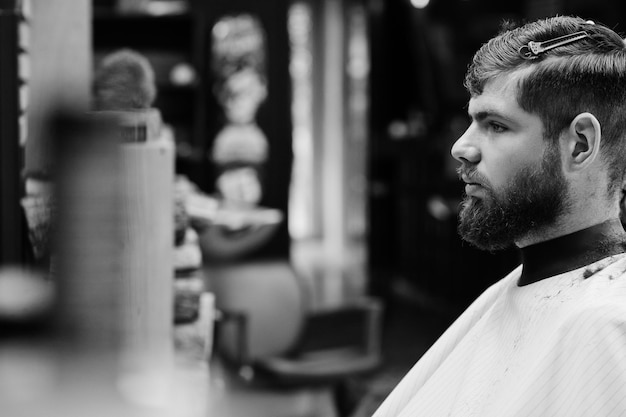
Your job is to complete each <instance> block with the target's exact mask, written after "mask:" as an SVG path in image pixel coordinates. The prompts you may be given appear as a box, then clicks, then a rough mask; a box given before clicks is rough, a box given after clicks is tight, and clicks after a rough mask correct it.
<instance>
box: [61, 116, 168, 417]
mask: <svg viewBox="0 0 626 417" xmlns="http://www.w3.org/2000/svg"><path fill="white" fill-rule="evenodd" d="M81 126H82V127H81ZM57 134H58V135H59V136H60V142H61V143H60V149H59V151H58V155H59V160H58V163H59V174H60V175H59V194H58V195H59V216H60V217H59V224H60V226H59V228H60V235H59V238H58V241H57V242H58V250H59V252H58V256H59V259H58V266H59V268H58V274H57V276H58V281H59V296H60V299H59V326H58V327H59V334H60V336H61V338H60V341H61V346H62V348H63V352H64V353H63V355H62V357H63V358H64V359H63V363H64V366H63V369H64V372H66V373H67V378H66V381H67V382H68V383H69V384H70V386H72V387H73V389H82V385H84V386H85V387H88V386H89V385H90V384H91V385H92V388H93V387H98V386H101V387H102V389H103V390H105V391H108V392H110V395H111V396H113V397H116V396H120V397H123V398H124V399H125V400H126V401H128V402H129V404H133V405H134V406H136V407H139V408H141V407H149V408H150V409H153V410H154V411H155V412H158V411H164V410H167V409H168V407H170V406H171V405H172V401H173V397H172V389H173V387H172V385H173V381H172V374H173V336H172V329H173V317H172V316H173V305H172V303H173V295H172V286H173V282H172V280H173V230H174V229H173V180H174V178H173V175H174V150H173V146H172V145H171V144H170V143H168V142H161V141H154V142H150V141H148V142H143V143H132V144H122V145H120V144H119V143H118V142H117V140H116V139H118V136H119V128H118V127H117V126H113V125H107V124H105V123H97V124H96V125H95V127H94V126H93V125H92V124H90V123H88V124H87V127H86V128H84V126H83V125H81V123H78V124H77V125H76V126H73V125H72V124H71V123H70V125H69V126H67V127H66V128H63V129H60V131H58V132H57ZM81 358H82V360H81ZM81 370H91V371H93V372H91V373H92V375H91V376H89V375H86V376H84V377H80V376H79V375H81V374H89V372H80V371H81ZM77 371H78V372H77ZM83 378H85V383H84V384H81V386H79V388H76V381H80V380H83ZM104 397H106V396H104ZM98 398H103V397H98Z"/></svg>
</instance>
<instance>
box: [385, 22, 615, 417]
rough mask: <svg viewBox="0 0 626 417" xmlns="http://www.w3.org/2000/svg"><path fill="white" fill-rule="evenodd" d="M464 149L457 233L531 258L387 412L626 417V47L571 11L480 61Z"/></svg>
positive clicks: (394, 397) (483, 301) (503, 39)
mask: <svg viewBox="0 0 626 417" xmlns="http://www.w3.org/2000/svg"><path fill="white" fill-rule="evenodd" d="M465 85H466V87H467V89H468V91H469V93H470V97H471V98H470V101H469V105H468V113H469V116H470V119H471V124H470V126H469V128H468V129H467V131H466V132H465V133H464V134H463V135H462V136H461V137H460V138H459V139H458V141H457V142H456V143H455V144H454V146H453V147H452V155H453V156H454V158H456V159H457V160H458V161H459V162H460V168H459V175H460V178H461V179H462V180H463V181H464V182H465V183H466V186H465V192H466V197H465V200H464V202H463V206H462V210H461V214H460V223H459V232H460V234H461V236H462V237H463V239H465V240H466V241H468V242H470V243H471V244H473V245H475V246H477V247H478V248H481V249H485V250H498V249H502V248H506V247H509V246H510V245H515V246H517V247H518V248H520V250H521V253H522V260H523V262H522V265H520V266H519V267H518V268H516V269H515V270H514V271H512V272H511V273H510V274H509V275H508V276H506V277H505V278H504V279H502V280H501V281H499V282H497V283H496V284H494V285H493V286H492V287H491V288H489V289H488V290H487V291H485V293H483V294H482V295H481V296H480V297H479V298H478V299H477V300H476V301H475V302H474V303H473V304H472V305H471V306H470V307H469V308H468V309H467V310H466V311H465V312H464V313H463V314H462V315H461V316H460V317H459V318H458V319H457V320H456V321H455V323H454V324H453V325H452V326H451V327H450V328H449V329H448V330H447V331H446V332H445V333H444V334H443V336H441V338H440V339H439V340H438V341H437V342H436V343H435V344H434V345H433V346H432V347H431V349H430V350H429V351H428V352H427V353H426V354H425V355H424V356H423V357H422V358H421V359H420V360H419V361H418V363H417V364H416V365H415V366H414V367H413V369H412V370H411V371H409V373H408V374H407V375H406V376H405V378H404V379H403V380H402V381H401V382H400V384H399V385H398V386H397V387H396V389H395V390H394V391H393V392H392V393H391V395H390V396H389V397H388V398H387V399H386V400H385V402H384V403H383V404H382V405H381V407H380V408H379V409H378V411H377V412H376V413H375V414H374V417H391V416H394V417H395V416H398V417H409V416H411V417H414V416H427V417H438V416H463V417H467V416H480V417H503V416H506V417H512V416H542V417H545V416H563V417H566V416H567V417H574V416H586V417H589V416H598V417H600V416H602V417H612V416H622V417H623V416H626V255H625V254H624V250H625V247H624V242H626V235H625V233H624V230H623V228H622V226H621V224H620V221H619V214H620V213H619V200H620V197H621V195H620V193H621V188H622V181H623V177H624V167H625V166H626V158H625V156H626V155H625V153H626V142H625V141H626V137H625V136H626V47H625V46H624V43H623V41H622V38H621V37H620V36H619V35H618V34H616V33H615V32H613V31H612V30H610V29H608V28H606V27H604V26H602V25H599V24H594V22H591V21H585V20H583V19H580V18H574V17H554V18H549V19H543V20H538V21H536V22H532V23H528V24H526V25H524V26H521V27H519V28H514V29H509V30H506V31H504V32H502V33H501V34H499V35H498V36H496V37H495V38H493V39H491V40H490V41H489V42H488V43H486V44H485V45H483V47H482V48H481V49H480V50H479V51H478V52H477V53H476V55H475V56H474V59H473V61H472V63H471V65H470V67H469V70H468V73H467V75H466V79H465Z"/></svg>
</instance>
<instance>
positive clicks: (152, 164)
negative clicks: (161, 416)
mask: <svg viewBox="0 0 626 417" xmlns="http://www.w3.org/2000/svg"><path fill="white" fill-rule="evenodd" d="M121 171H122V172H123V174H124V176H123V179H122V186H121V190H122V200H121V213H122V216H123V219H124V220H123V224H124V227H123V230H122V233H123V238H122V242H123V247H124V253H123V256H122V260H123V263H122V264H123V271H122V272H123V273H122V280H121V286H120V290H121V294H120V295H121V301H122V315H123V323H124V325H123V326H124V327H123V337H122V341H123V346H122V348H123V350H122V351H123V353H124V358H123V359H124V366H126V367H130V368H134V370H135V371H138V372H139V374H138V375H140V376H141V380H142V381H143V382H142V383H146V384H154V383H155V382H156V383H157V384H158V383H159V381H158V379H159V378H162V377H163V376H167V375H168V374H169V368H170V367H171V366H172V356H173V335H172V332H173V322H174V321H173V274H174V267H173V256H174V251H173V247H174V224H173V222H174V219H173V217H174V215H173V211H174V198H173V186H174V185H173V184H174V149H173V145H172V144H170V143H168V142H165V141H154V142H152V141H148V142H144V143H135V144H124V145H122V147H121ZM131 370H132V369H131ZM155 378H156V380H155ZM161 382H164V381H161ZM165 382H166V383H167V381H165ZM162 388H166V387H165V386H161V387H158V386H156V387H155V389H156V390H158V389H162Z"/></svg>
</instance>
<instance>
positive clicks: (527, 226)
mask: <svg viewBox="0 0 626 417" xmlns="http://www.w3.org/2000/svg"><path fill="white" fill-rule="evenodd" d="M583 31H584V33H583V34H582V36H578V37H577V39H575V40H570V41H569V42H565V43H564V44H563V45H561V46H557V47H554V48H552V49H548V50H547V51H545V52H540V53H538V54H537V55H532V54H530V56H529V55H528V54H526V55H525V54H524V53H523V52H526V51H525V50H524V49H525V48H524V47H525V46H527V45H528V43H529V42H531V41H532V42H546V41H551V40H554V39H556V38H561V37H563V36H567V35H572V34H576V33H579V32H583ZM544 45H546V44H544ZM548 45H550V44H549V43H548ZM465 85H466V87H467V89H468V91H469V92H470V94H471V99H470V103H469V109H468V111H469V114H470V117H471V118H472V124H471V125H470V127H469V128H468V130H467V131H466V132H465V134H464V135H463V136H462V137H461V138H460V139H459V140H458V141H457V143H455V145H454V146H453V148H452V154H453V156H454V157H455V158H456V159H458V160H459V161H460V162H461V163H462V166H461V168H460V172H461V174H462V178H463V180H464V181H465V182H466V183H468V186H467V187H466V192H467V198H466V200H465V202H464V207H463V210H462V212H461V223H460V229H459V230H460V232H461V235H462V236H463V237H464V238H465V239H466V240H468V241H470V242H471V243H474V244H475V245H476V246H478V247H481V248H485V249H499V248H503V247H506V246H508V245H510V244H512V243H513V242H516V243H517V242H519V241H520V240H522V239H524V238H525V237H527V236H528V234H529V233H531V232H533V231H534V230H537V229H540V228H545V227H550V226H552V225H554V224H556V223H558V222H559V221H560V220H561V219H562V215H563V214H564V213H566V212H567V211H568V210H569V209H570V207H572V206H576V205H577V203H580V201H578V200H581V199H582V198H590V197H594V198H603V199H605V200H607V201H609V200H611V199H614V198H615V197H616V196H617V192H618V191H619V190H620V186H621V182H622V177H623V174H624V166H625V165H626V164H624V162H623V161H624V160H625V159H624V157H625V154H626V149H625V146H624V142H623V141H624V140H625V139H626V138H624V136H625V135H626V49H625V47H624V44H623V42H622V38H621V37H620V36H619V35H617V34H616V33H614V32H613V31H611V30H609V29H607V28H606V27H604V26H601V25H596V24H594V23H593V22H585V21H584V20H582V19H579V18H571V17H555V18H550V19H545V20H540V21H536V22H533V23H529V24H527V25H524V26H522V27H519V28H516V29H512V30H508V31H505V32H503V33H501V34H500V35H498V36H497V37H495V38H493V39H492V40H490V41H489V42H488V43H487V44H485V45H483V47H482V48H481V49H480V50H479V51H478V52H477V53H476V55H475V56H474V59H473V62H472V63H471V65H470V67H469V70H468V73H467V75H466V80H465ZM592 165H593V168H590V166H592ZM600 171H601V173H602V175H600V176H599V175H598V172H600ZM592 173H593V175H592ZM599 178H602V180H601V181H598V179H599ZM579 180H580V181H579ZM579 182H586V183H587V185H586V187H587V189H589V187H590V184H591V185H593V186H595V187H596V189H597V188H598V187H601V188H602V189H597V195H594V196H589V195H587V196H583V195H581V194H584V193H581V189H582V188H581V187H579V186H578V185H579V184H578V183H579ZM594 192H596V191H594ZM578 205H580V204H578Z"/></svg>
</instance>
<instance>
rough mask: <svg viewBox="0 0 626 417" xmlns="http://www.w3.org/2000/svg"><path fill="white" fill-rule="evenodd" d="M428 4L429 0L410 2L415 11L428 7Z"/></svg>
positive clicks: (413, 0)
mask: <svg viewBox="0 0 626 417" xmlns="http://www.w3.org/2000/svg"><path fill="white" fill-rule="evenodd" d="M428 3H430V0H411V5H412V6H413V7H415V8H416V9H423V8H424V7H426V6H428Z"/></svg>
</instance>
